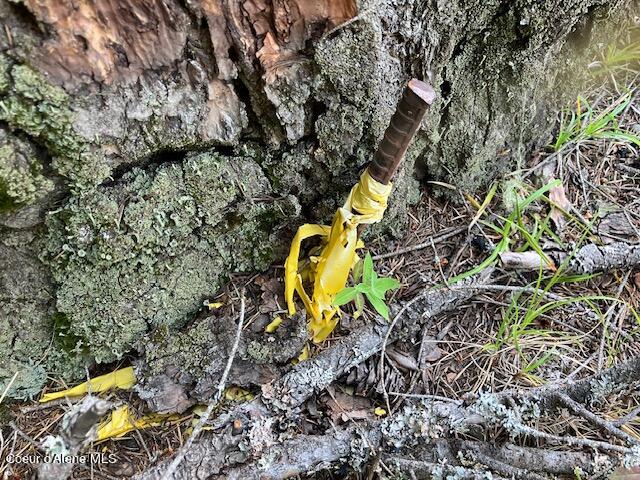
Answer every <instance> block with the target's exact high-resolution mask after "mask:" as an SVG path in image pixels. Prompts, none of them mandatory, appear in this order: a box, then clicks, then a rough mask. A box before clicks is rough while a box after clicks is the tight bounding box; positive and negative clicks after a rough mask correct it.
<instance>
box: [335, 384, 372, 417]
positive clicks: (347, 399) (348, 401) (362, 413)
mask: <svg viewBox="0 0 640 480" xmlns="http://www.w3.org/2000/svg"><path fill="white" fill-rule="evenodd" d="M325 404H326V405H327V407H329V410H330V412H329V415H330V416H331V419H332V420H333V421H334V422H336V423H343V422H347V421H349V418H351V419H353V420H357V419H366V418H372V417H373V414H372V409H373V404H372V403H371V400H369V399H368V398H366V397H358V396H355V395H347V394H346V393H343V392H341V391H335V392H333V396H332V397H331V396H330V397H328V398H327V399H326V401H325Z"/></svg>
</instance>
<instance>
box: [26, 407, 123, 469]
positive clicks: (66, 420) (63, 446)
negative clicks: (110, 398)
mask: <svg viewBox="0 0 640 480" xmlns="http://www.w3.org/2000/svg"><path fill="white" fill-rule="evenodd" d="M111 408H113V404H112V403H111V402H107V401H106V400H100V399H99V398H98V397H94V396H92V395H89V396H87V397H85V398H84V400H82V402H80V403H77V404H76V405H74V406H73V407H72V408H71V410H69V412H67V413H66V414H65V416H64V417H63V419H62V422H61V427H60V433H59V434H58V435H56V436H52V435H49V436H47V437H46V438H45V439H44V440H43V442H42V450H43V451H44V453H45V454H46V455H47V456H50V457H51V458H52V459H53V461H52V462H44V463H41V464H40V465H39V466H38V479H39V480H64V479H66V478H68V477H69V476H70V475H71V473H72V471H73V466H74V463H73V462H70V461H69V460H68V459H66V458H68V457H69V456H73V455H77V454H78V452H80V451H81V450H82V449H83V448H84V447H85V446H87V445H88V444H89V443H90V442H92V441H93V440H95V438H96V430H97V426H98V422H99V421H100V419H101V418H102V417H103V416H104V415H105V414H106V413H107V412H108V411H109V410H111ZM65 459H66V460H65Z"/></svg>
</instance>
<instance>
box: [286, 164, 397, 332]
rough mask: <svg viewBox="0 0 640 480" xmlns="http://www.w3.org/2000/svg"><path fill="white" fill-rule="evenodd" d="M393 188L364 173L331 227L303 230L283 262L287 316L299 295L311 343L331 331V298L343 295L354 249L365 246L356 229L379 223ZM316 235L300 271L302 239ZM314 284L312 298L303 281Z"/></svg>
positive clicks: (333, 314)
mask: <svg viewBox="0 0 640 480" xmlns="http://www.w3.org/2000/svg"><path fill="white" fill-rule="evenodd" d="M391 189H392V185H391V184H388V185H383V184H382V183H380V182H378V181H376V180H374V179H373V178H372V177H371V176H370V175H369V172H368V171H367V170H365V171H364V173H363V174H362V176H361V177H360V181H359V182H358V183H357V184H356V185H355V186H354V187H353V188H352V189H351V192H350V193H349V197H348V198H347V201H346V203H345V204H344V206H343V207H342V208H339V209H338V211H337V212H336V213H335V215H334V217H333V222H332V224H331V226H327V225H314V224H305V225H302V226H301V227H300V228H299V229H298V232H297V233H296V235H295V237H294V238H293V241H292V242H291V249H290V251H289V256H288V257H287V260H286V262H285V265H284V267H285V297H286V300H287V306H288V309H289V315H293V314H295V313H296V306H295V303H294V298H293V296H294V292H295V293H297V294H298V295H299V296H300V298H301V300H302V303H303V304H304V306H305V309H306V310H307V314H308V315H309V316H310V322H309V328H310V330H311V336H312V338H313V341H314V342H317V343H319V342H322V341H323V340H324V339H326V338H327V337H328V336H329V334H330V333H331V332H332V331H333V329H334V328H335V326H336V324H337V323H338V318H336V314H337V313H339V310H338V308H337V307H335V306H333V299H334V298H335V296H336V294H337V293H338V292H339V291H340V290H342V289H343V288H344V287H345V285H346V283H347V279H348V277H349V272H350V271H351V269H352V268H353V265H355V263H356V262H357V261H358V256H357V255H356V249H357V248H362V247H363V246H364V244H363V243H362V242H361V241H360V240H358V225H363V224H371V223H376V222H379V221H380V220H381V219H382V217H383V215H384V211H385V209H386V208H387V200H388V198H389V195H390V194H391ZM314 236H320V237H321V238H322V245H321V246H320V249H319V250H318V251H319V252H320V253H319V255H316V256H311V257H310V259H309V260H308V261H306V262H305V263H304V264H303V265H302V268H301V269H299V257H300V247H301V244H302V241H303V240H306V239H308V238H311V237H314ZM305 281H307V282H308V283H310V284H312V285H313V293H312V295H311V296H309V294H307V292H306V291H305V289H304V282H305Z"/></svg>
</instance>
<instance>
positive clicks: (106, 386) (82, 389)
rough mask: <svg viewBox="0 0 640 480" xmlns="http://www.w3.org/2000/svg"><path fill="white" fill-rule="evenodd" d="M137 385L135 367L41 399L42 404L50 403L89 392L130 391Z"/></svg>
mask: <svg viewBox="0 0 640 480" xmlns="http://www.w3.org/2000/svg"><path fill="white" fill-rule="evenodd" d="M135 384H136V375H135V373H134V372H133V367H126V368H121V369H119V370H116V371H114V372H111V373H107V374H106V375H100V376H99V377H96V378H94V379H92V380H89V381H88V382H84V383H81V384H80V385H78V386H75V387H73V388H69V389H67V390H61V391H59V392H52V393H45V394H44V395H43V396H42V398H41V399H40V402H41V403H45V402H50V401H51V400H56V399H58V398H64V397H79V396H82V395H85V394H87V393H89V392H91V393H101V392H106V391H107V390H111V389H113V388H119V389H121V390H128V389H130V388H131V387H133V386H134V385H135Z"/></svg>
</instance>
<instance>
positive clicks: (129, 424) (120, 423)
mask: <svg viewBox="0 0 640 480" xmlns="http://www.w3.org/2000/svg"><path fill="white" fill-rule="evenodd" d="M179 419H180V415H175V414H174V415H161V414H151V415H145V416H143V417H141V418H135V417H134V416H133V414H132V413H131V410H130V409H129V406H128V405H122V406H121V407H118V408H116V409H115V410H113V411H112V412H111V415H110V416H109V419H108V420H106V421H104V422H101V423H100V425H98V432H97V438H96V441H98V442H99V441H101V440H106V439H108V438H119V437H123V436H124V435H126V434H127V433H129V432H131V431H133V430H142V429H144V428H149V427H158V426H160V425H164V424H166V423H167V422H172V421H178V420H179Z"/></svg>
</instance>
